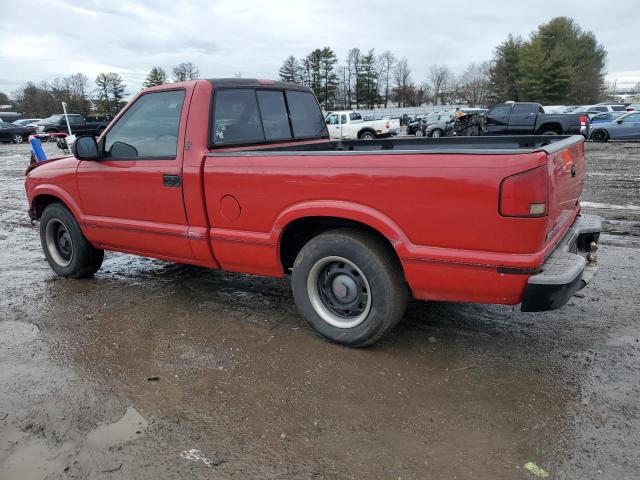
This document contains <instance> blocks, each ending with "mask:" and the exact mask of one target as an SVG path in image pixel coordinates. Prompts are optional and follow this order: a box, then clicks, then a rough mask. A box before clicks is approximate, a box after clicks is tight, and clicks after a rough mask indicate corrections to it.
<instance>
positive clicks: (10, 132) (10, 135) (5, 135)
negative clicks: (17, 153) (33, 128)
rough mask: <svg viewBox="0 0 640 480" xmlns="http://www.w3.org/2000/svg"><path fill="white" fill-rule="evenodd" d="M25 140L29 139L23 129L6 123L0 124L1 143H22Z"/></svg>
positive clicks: (25, 130) (27, 133)
mask: <svg viewBox="0 0 640 480" xmlns="http://www.w3.org/2000/svg"><path fill="white" fill-rule="evenodd" d="M27 138H29V132H28V131H27V129H26V128H25V127H19V126H17V125H14V124H12V123H8V122H0V142H1V143H9V142H12V143H22V142H24V141H25V140H27Z"/></svg>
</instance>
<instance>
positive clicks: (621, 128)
mask: <svg viewBox="0 0 640 480" xmlns="http://www.w3.org/2000/svg"><path fill="white" fill-rule="evenodd" d="M590 137H591V140H593V141H594V142H607V141H609V140H640V112H631V113H627V114H626V115H622V116H621V117H619V118H617V119H615V120H613V121H611V122H607V123H597V124H596V125H595V126H594V127H593V128H592V129H591V135H590Z"/></svg>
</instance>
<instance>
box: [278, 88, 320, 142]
mask: <svg viewBox="0 0 640 480" xmlns="http://www.w3.org/2000/svg"><path fill="white" fill-rule="evenodd" d="M287 104H288V105H289V115H290V118H291V125H292V126H293V136H294V137H295V138H311V137H320V136H327V135H328V132H327V126H326V125H325V123H324V118H323V117H322V112H321V111H320V107H319V106H318V101H317V100H316V97H315V96H314V95H313V94H312V93H310V92H299V91H296V90H287Z"/></svg>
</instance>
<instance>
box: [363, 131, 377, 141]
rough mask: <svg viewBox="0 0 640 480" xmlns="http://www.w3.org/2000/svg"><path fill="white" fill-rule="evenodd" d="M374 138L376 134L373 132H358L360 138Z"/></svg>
mask: <svg viewBox="0 0 640 480" xmlns="http://www.w3.org/2000/svg"><path fill="white" fill-rule="evenodd" d="M374 138H376V136H375V135H374V134H373V132H362V133H361V134H360V140H373V139H374Z"/></svg>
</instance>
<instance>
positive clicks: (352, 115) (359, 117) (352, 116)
mask: <svg viewBox="0 0 640 480" xmlns="http://www.w3.org/2000/svg"><path fill="white" fill-rule="evenodd" d="M349 118H350V119H351V120H362V115H360V114H359V113H350V114H349Z"/></svg>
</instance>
